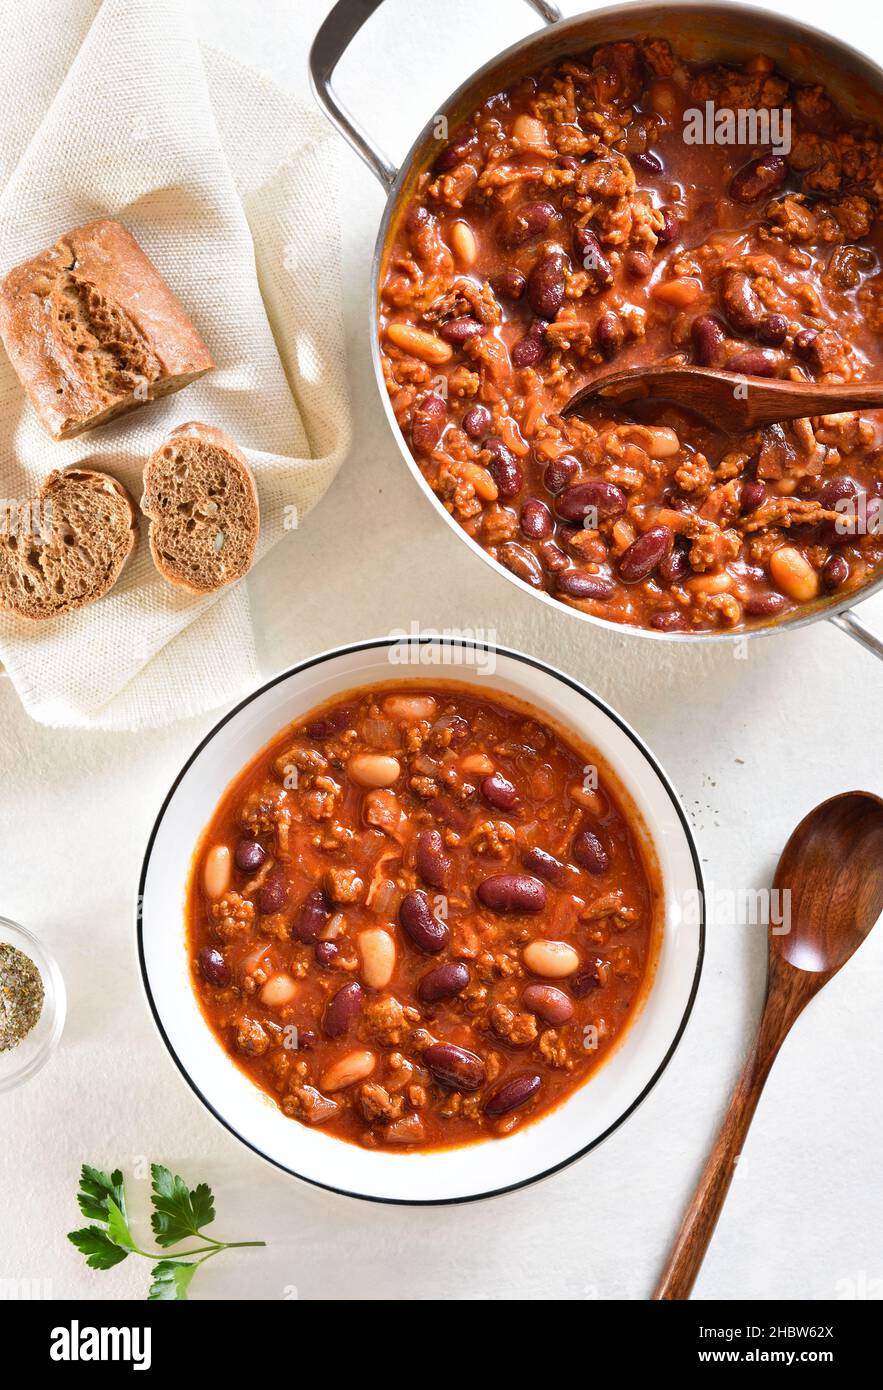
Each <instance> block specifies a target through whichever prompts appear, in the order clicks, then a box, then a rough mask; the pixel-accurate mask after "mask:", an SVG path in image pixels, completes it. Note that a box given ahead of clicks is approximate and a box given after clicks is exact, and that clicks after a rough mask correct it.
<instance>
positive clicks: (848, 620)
mask: <svg viewBox="0 0 883 1390" xmlns="http://www.w3.org/2000/svg"><path fill="white" fill-rule="evenodd" d="M828 621H829V622H831V623H833V624H834V626H835V627H839V629H840V631H841V632H846V633H848V634H849V636H850V637H852V638H854V639H855V641H856V642H861V644H862V646H863V647H867V649H868V651H869V652H873V653H874V655H875V656H879V657H880V658H881V659H883V637H880V636H879V635H878V634H877V633H876V632H874V631H873V629H872V628H869V627H868V625H867V623H864V622H862V620H861V618H857V617H856V615H855V613H854V612H853V611H852V609H850V608H847V610H846V612H845V613H835V614H834V615H833V616H832V617H831V618H829V619H828Z"/></svg>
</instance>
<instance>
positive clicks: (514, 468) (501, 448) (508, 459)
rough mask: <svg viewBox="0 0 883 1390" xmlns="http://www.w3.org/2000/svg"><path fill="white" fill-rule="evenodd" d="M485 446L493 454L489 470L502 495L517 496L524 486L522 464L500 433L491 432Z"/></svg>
mask: <svg viewBox="0 0 883 1390" xmlns="http://www.w3.org/2000/svg"><path fill="white" fill-rule="evenodd" d="M483 447H484V449H485V450H487V452H488V453H489V454H490V456H491V457H490V462H489V463H488V472H489V473H490V475H491V477H492V478H493V480H494V482H495V483H496V485H497V491H498V492H499V494H500V496H501V497H515V496H516V494H517V493H519V492H520V491H521V489H522V487H523V486H524V472H523V470H522V467H521V464H520V463H519V462H518V460H517V459H516V457H515V455H514V454H513V453H512V451H511V449H509V448H507V446H506V445H505V444H504V443H503V440H502V439H501V438H500V436H499V435H498V434H489V435H488V437H487V439H486V440H485V441H484V445H483Z"/></svg>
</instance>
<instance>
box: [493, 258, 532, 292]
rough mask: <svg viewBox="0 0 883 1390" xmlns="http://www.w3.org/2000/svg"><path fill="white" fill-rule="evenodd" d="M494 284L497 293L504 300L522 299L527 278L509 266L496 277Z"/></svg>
mask: <svg viewBox="0 0 883 1390" xmlns="http://www.w3.org/2000/svg"><path fill="white" fill-rule="evenodd" d="M492 283H493V287H494V290H495V291H496V293H497V294H498V295H501V296H502V298H503V299H520V298H521V296H522V295H523V294H524V289H525V286H526V285H527V278H526V277H525V276H524V275H522V273H521V271H520V270H516V269H515V267H514V266H507V268H506V269H505V270H501V271H500V273H499V275H496V276H494V279H493V282H492Z"/></svg>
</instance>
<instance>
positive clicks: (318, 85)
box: [310, 0, 561, 192]
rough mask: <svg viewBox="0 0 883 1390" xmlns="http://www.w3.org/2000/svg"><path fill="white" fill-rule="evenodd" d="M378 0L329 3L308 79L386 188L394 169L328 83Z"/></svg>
mask: <svg viewBox="0 0 883 1390" xmlns="http://www.w3.org/2000/svg"><path fill="white" fill-rule="evenodd" d="M381 3H382V0H337V4H336V5H334V6H333V7H332V9H331V12H330V14H328V15H326V17H325V20H324V22H323V24H322V26H321V28H320V29H319V32H318V34H317V35H316V37H315V39H314V40H313V46H312V48H311V49H310V81H311V82H312V85H313V92H314V94H315V97H316V100H317V101H318V103H319V105H320V106H321V107H322V110H323V111H324V112H325V115H326V116H327V117H328V119H329V121H330V122H331V124H332V125H333V126H335V127H336V128H337V130H339V131H340V133H341V135H342V136H343V138H344V139H345V140H346V141H347V142H348V143H349V144H350V145H351V146H352V147H353V149H354V150H355V152H356V154H358V155H361V157H362V159H364V161H365V163H366V164H367V165H368V168H369V169H370V170H371V172H372V173H373V174H375V175H376V176H377V178H378V179H379V180H380V182H381V183H382V184H383V187H384V188H385V189H386V190H387V192H389V190H390V189H391V188H392V186H393V184H394V183H395V181H396V177H397V175H398V170H397V169H396V167H395V165H394V164H393V163H392V161H391V160H390V159H388V158H387V156H386V155H385V154H384V153H383V151H382V150H380V149H378V148H377V146H376V145H374V144H372V143H371V141H370V140H369V138H368V136H367V135H366V134H365V132H364V131H363V130H362V127H361V126H360V125H359V123H358V122H357V121H356V120H354V119H353V117H352V116H351V115H350V114H349V112H348V111H347V109H346V107H345V106H344V105H343V104H342V103H341V102H340V101H339V100H338V98H337V96H336V95H335V93H334V90H333V88H332V86H331V79H332V77H333V76H334V69H335V68H336V67H337V65H338V63H339V62H340V60H341V58H342V57H343V55H344V53H345V52H346V50H347V49H348V48H349V46H350V44H351V43H352V41H353V39H354V38H355V36H356V34H357V33H358V32H359V30H360V29H361V27H362V25H363V24H364V23H365V21H366V19H370V18H371V16H372V14H373V13H374V11H375V10H376V9H377V8H378V7H379V6H380V4H381ZM527 4H529V5H530V7H531V9H534V10H536V12H537V14H538V15H539V16H540V18H541V19H543V20H544V21H545V23H546V24H555V23H556V22H557V21H558V20H559V19H560V18H561V11H560V10H559V9H558V7H557V5H554V4H552V3H551V0H527Z"/></svg>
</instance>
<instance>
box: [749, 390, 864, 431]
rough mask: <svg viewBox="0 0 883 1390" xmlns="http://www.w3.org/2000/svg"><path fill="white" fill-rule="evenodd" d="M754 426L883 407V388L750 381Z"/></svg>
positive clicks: (751, 412)
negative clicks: (810, 386)
mask: <svg viewBox="0 0 883 1390" xmlns="http://www.w3.org/2000/svg"><path fill="white" fill-rule="evenodd" d="M745 405H746V407H747V415H748V419H749V421H750V423H751V424H752V425H772V424H775V423H776V422H777V421H779V420H798V419H801V418H803V417H804V416H806V415H828V414H833V415H836V414H838V413H839V412H840V411H844V410H879V409H881V408H883V386H881V385H879V384H875V383H873V382H868V383H864V382H861V381H852V382H848V383H846V384H840V383H838V384H836V385H831V386H828V385H824V384H822V385H819V386H815V385H814V386H813V387H812V390H811V392H810V391H809V389H808V388H807V387H806V386H804V385H795V383H794V382H790V381H763V382H760V381H753V380H751V379H749V388H748V394H747V398H746V401H745Z"/></svg>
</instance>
